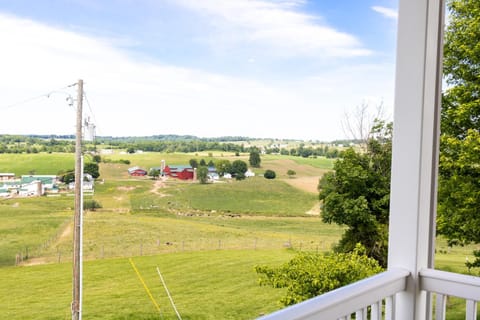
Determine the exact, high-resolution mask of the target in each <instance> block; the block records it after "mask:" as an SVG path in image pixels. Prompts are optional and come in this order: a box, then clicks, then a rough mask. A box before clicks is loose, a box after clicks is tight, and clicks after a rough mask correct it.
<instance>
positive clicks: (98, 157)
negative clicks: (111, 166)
mask: <svg viewBox="0 0 480 320" xmlns="http://www.w3.org/2000/svg"><path fill="white" fill-rule="evenodd" d="M92 160H93V162H96V163H100V162H102V157H101V156H100V155H98V154H95V155H93V157H92Z"/></svg>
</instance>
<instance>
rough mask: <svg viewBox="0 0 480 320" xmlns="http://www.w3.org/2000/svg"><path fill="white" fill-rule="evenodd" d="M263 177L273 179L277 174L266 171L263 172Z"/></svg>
mask: <svg viewBox="0 0 480 320" xmlns="http://www.w3.org/2000/svg"><path fill="white" fill-rule="evenodd" d="M263 176H264V177H265V179H275V177H276V176H277V174H276V173H275V171H273V170H270V169H268V170H265V173H264V174H263Z"/></svg>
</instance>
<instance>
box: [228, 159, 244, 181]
mask: <svg viewBox="0 0 480 320" xmlns="http://www.w3.org/2000/svg"><path fill="white" fill-rule="evenodd" d="M247 170H248V166H247V163H246V162H245V161H243V160H235V161H233V162H232V168H231V169H230V173H231V174H232V175H233V176H235V179H237V180H243V179H245V172H247Z"/></svg>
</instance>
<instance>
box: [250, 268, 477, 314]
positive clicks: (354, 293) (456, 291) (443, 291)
mask: <svg viewBox="0 0 480 320" xmlns="http://www.w3.org/2000/svg"><path fill="white" fill-rule="evenodd" d="M409 275H410V273H409V272H408V271H407V270H404V269H392V270H389V271H385V272H383V273H380V274H378V275H375V276H373V277H370V278H367V279H364V280H361V281H358V282H355V283H353V284H350V285H348V286H345V287H342V288H339V289H336V290H333V291H331V292H328V293H326V294H323V295H321V296H318V297H315V298H312V299H310V300H307V301H304V302H302V303H299V304H296V305H294V306H291V307H287V308H285V309H282V310H279V311H277V312H275V313H272V314H269V315H266V316H264V317H261V318H259V320H286V319H288V320H313V319H322V320H330V319H332V320H336V319H341V320H347V319H351V317H352V315H355V319H356V320H365V319H371V320H380V319H386V320H393V319H395V316H394V312H393V311H394V308H395V294H396V293H399V292H402V291H404V290H405V288H406V285H407V279H408V277H409ZM419 279H420V289H421V290H423V291H427V292H432V293H436V296H437V298H436V303H435V307H434V308H435V320H444V319H445V318H446V300H447V297H448V296H454V297H459V298H462V299H465V300H466V314H465V319H466V320H476V319H477V302H478V301H480V277H473V276H467V275H461V274H457V273H451V272H445V271H439V270H433V269H423V270H421V271H420V274H419Z"/></svg>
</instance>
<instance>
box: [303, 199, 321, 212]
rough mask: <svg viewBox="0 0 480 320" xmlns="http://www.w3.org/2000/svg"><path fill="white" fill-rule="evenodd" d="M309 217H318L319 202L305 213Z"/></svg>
mask: <svg viewBox="0 0 480 320" xmlns="http://www.w3.org/2000/svg"><path fill="white" fill-rule="evenodd" d="M305 213H306V214H308V215H311V216H319V215H320V201H318V202H316V203H315V205H314V206H313V208H312V209H310V210H308V211H307V212H305Z"/></svg>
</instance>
